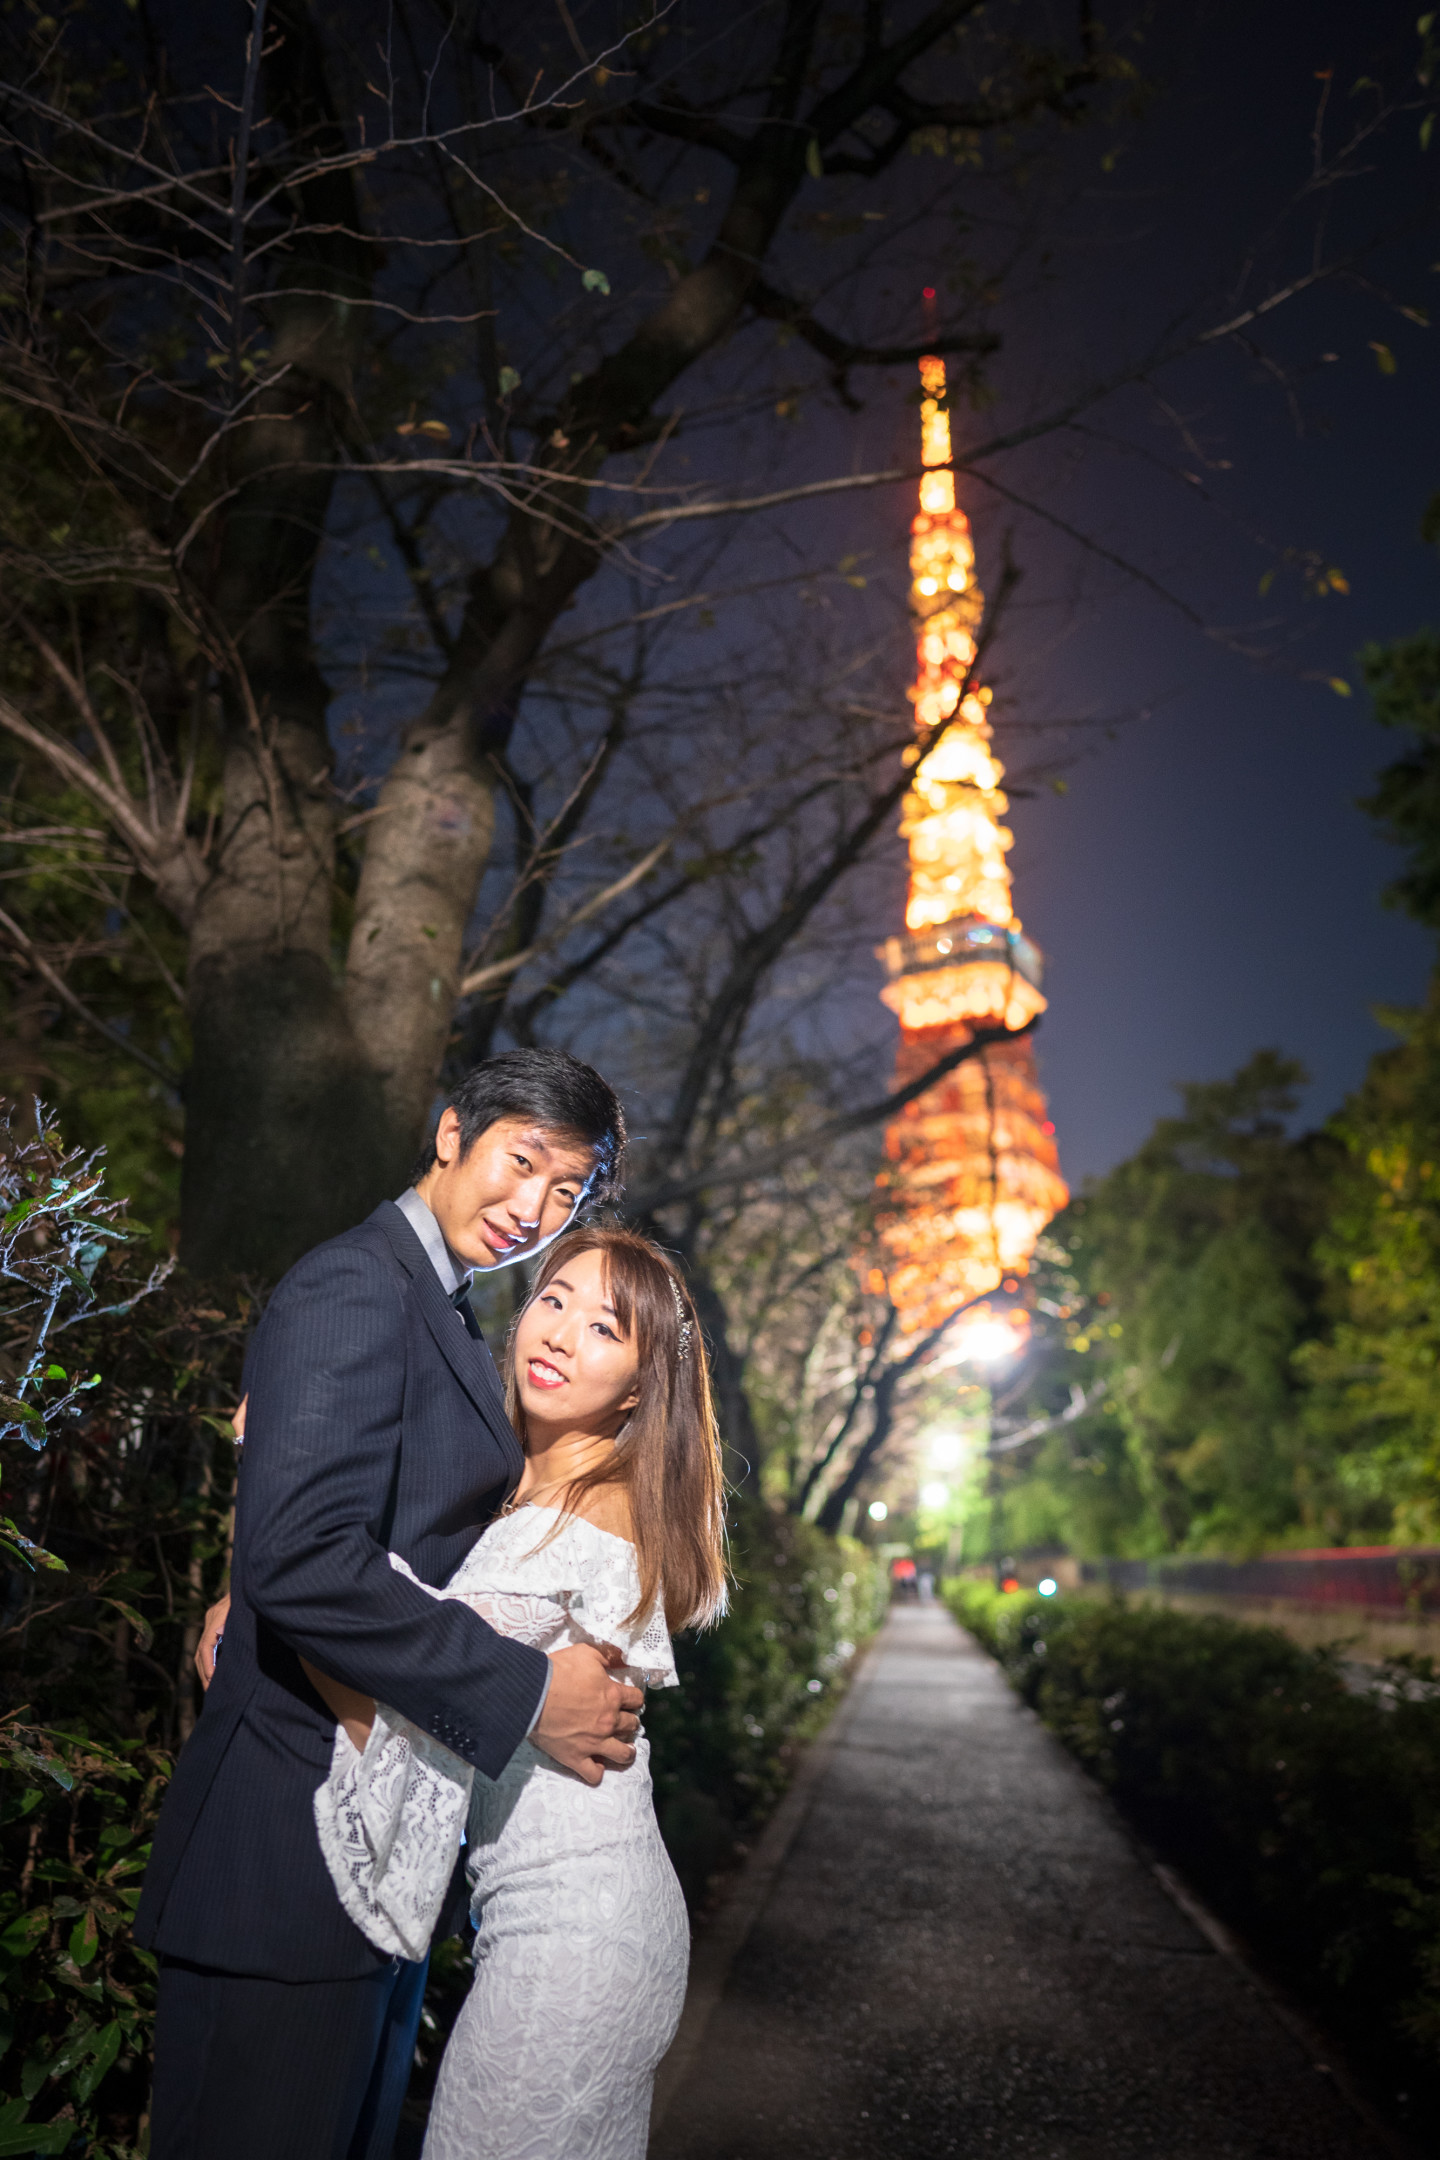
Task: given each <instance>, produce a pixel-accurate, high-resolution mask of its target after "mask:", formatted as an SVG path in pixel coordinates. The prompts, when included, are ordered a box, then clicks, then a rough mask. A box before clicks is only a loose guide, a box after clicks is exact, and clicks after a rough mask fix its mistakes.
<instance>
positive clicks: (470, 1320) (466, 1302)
mask: <svg viewBox="0 0 1440 2160" xmlns="http://www.w3.org/2000/svg"><path fill="white" fill-rule="evenodd" d="M450 1302H451V1304H452V1305H453V1306H454V1307H455V1310H456V1312H458V1313H459V1315H460V1318H461V1319H462V1320H463V1321H464V1323H465V1332H466V1334H467V1335H470V1336H472V1337H473V1338H474V1340H475V1341H476V1342H484V1340H485V1337H484V1336H483V1335H482V1334H481V1332H480V1323H479V1321H478V1320H477V1319H476V1317H475V1308H474V1307H473V1305H472V1304H471V1303H470V1285H469V1283H468V1282H462V1283H461V1285H460V1287H459V1289H458V1290H452V1291H451V1293H450Z"/></svg>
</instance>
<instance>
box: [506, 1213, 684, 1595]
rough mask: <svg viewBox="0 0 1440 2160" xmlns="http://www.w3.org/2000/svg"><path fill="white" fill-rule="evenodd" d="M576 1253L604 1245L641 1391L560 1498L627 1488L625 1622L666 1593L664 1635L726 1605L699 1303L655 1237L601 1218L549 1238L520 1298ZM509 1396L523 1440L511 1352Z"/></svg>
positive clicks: (610, 1287)
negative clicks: (631, 1566) (635, 1595)
mask: <svg viewBox="0 0 1440 2160" xmlns="http://www.w3.org/2000/svg"><path fill="white" fill-rule="evenodd" d="M584 1252H598V1253H599V1254H600V1256H601V1264H602V1266H603V1268H604V1271H605V1288H606V1292H607V1295H608V1296H609V1299H610V1302H611V1304H612V1305H613V1306H614V1308H615V1318H616V1319H617V1320H618V1321H619V1323H620V1326H621V1327H622V1328H623V1329H624V1331H625V1334H626V1335H627V1336H628V1337H629V1338H631V1340H633V1342H634V1344H635V1348H636V1352H637V1354H638V1357H639V1371H638V1375H637V1381H636V1385H637V1387H638V1389H639V1395H640V1399H639V1401H638V1402H637V1403H636V1405H635V1408H634V1409H633V1410H632V1411H631V1413H630V1416H629V1418H628V1419H627V1420H626V1422H625V1424H624V1426H623V1427H622V1429H621V1431H620V1434H619V1436H618V1438H617V1439H616V1442H615V1452H614V1454H613V1455H612V1456H611V1458H610V1460H609V1461H608V1462H606V1463H603V1464H601V1465H600V1466H599V1467H598V1468H597V1469H594V1470H587V1471H586V1472H585V1473H584V1475H583V1476H581V1477H577V1478H575V1479H573V1480H572V1482H571V1483H570V1484H569V1485H567V1486H566V1488H565V1490H564V1492H563V1493H562V1494H561V1496H560V1504H561V1507H562V1509H563V1510H564V1512H565V1513H566V1514H567V1515H568V1514H573V1513H574V1511H575V1509H576V1508H577V1507H578V1506H579V1504H580V1502H581V1500H582V1499H583V1498H584V1496H585V1494H586V1493H587V1492H591V1491H593V1490H594V1489H595V1488H596V1487H597V1486H600V1485H620V1486H623V1487H624V1489H625V1493H626V1495H627V1497H628V1499H629V1502H630V1527H631V1531H632V1534H633V1536H634V1540H635V1551H636V1556H637V1561H638V1565H639V1570H640V1600H639V1603H638V1604H637V1605H636V1607H635V1610H634V1611H633V1612H632V1613H629V1614H627V1615H626V1618H627V1621H634V1620H639V1619H641V1618H643V1617H644V1615H645V1614H646V1613H648V1612H649V1611H650V1610H651V1608H652V1606H653V1605H654V1603H655V1600H656V1596H657V1594H659V1593H660V1592H662V1591H663V1594H664V1599H665V1625H666V1626H667V1627H668V1628H669V1629H670V1630H671V1632H672V1633H674V1631H675V1630H676V1629H678V1628H685V1627H702V1626H704V1625H705V1623H706V1622H707V1621H711V1620H717V1619H718V1618H719V1617H720V1614H721V1613H722V1612H723V1611H724V1610H725V1512H724V1480H723V1477H722V1473H721V1467H720V1434H719V1430H718V1428H717V1426H716V1423H715V1411H714V1406H713V1404H712V1403H711V1400H710V1368H709V1363H708V1360H707V1359H706V1356H705V1344H704V1341H703V1340H702V1338H701V1334H700V1323H699V1321H698V1320H697V1319H696V1316H695V1307H694V1305H693V1303H692V1302H691V1298H690V1292H689V1291H688V1289H687V1288H686V1286H685V1283H684V1280H683V1278H682V1277H681V1275H680V1272H679V1270H678V1269H677V1268H675V1267H674V1266H673V1265H672V1264H671V1262H670V1261H669V1260H668V1259H667V1258H666V1256H665V1254H664V1253H663V1252H661V1250H660V1248H659V1246H658V1245H652V1244H651V1242H650V1240H649V1239H648V1238H643V1237H641V1236H640V1235H639V1234H638V1232H636V1231H634V1230H614V1229H609V1228H605V1227H603V1226H598V1225H597V1226H595V1227H593V1228H589V1229H583V1230H569V1231H567V1232H566V1233H565V1235H564V1236H563V1237H560V1238H557V1239H556V1240H555V1243H554V1244H553V1245H552V1246H551V1247H550V1248H549V1250H548V1251H547V1252H546V1254H545V1257H544V1259H543V1260H542V1261H541V1263H540V1269H539V1272H538V1274H537V1275H536V1277H535V1280H534V1282H533V1283H532V1284H531V1286H530V1296H529V1298H527V1300H526V1304H527V1305H529V1304H531V1303H533V1302H534V1300H535V1299H536V1298H537V1297H539V1295H540V1293H541V1292H542V1291H543V1290H544V1288H545V1286H546V1284H547V1283H549V1282H550V1280H551V1278H552V1277H553V1276H555V1275H557V1274H558V1273H559V1271H560V1269H561V1268H563V1267H564V1266H565V1265H566V1264H567V1263H568V1262H569V1261H571V1260H573V1259H574V1258H575V1257H576V1255H577V1254H579V1253H584ZM682 1330H683V1331H685V1355H684V1356H683V1357H682V1356H681V1355H680V1349H681V1335H682ZM511 1340H512V1343H513V1340H514V1337H513V1334H512V1337H511ZM506 1403H507V1407H508V1409H509V1412H510V1422H511V1424H512V1425H513V1426H514V1427H515V1430H516V1432H518V1433H519V1435H520V1437H521V1439H522V1440H523V1439H524V1437H525V1413H524V1410H523V1409H522V1408H521V1405H520V1396H519V1389H518V1387H517V1385H516V1380H515V1360H514V1357H513V1355H512V1356H511V1358H510V1360H509V1370H508V1373H507V1375H506Z"/></svg>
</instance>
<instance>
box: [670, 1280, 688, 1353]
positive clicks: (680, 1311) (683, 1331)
mask: <svg viewBox="0 0 1440 2160" xmlns="http://www.w3.org/2000/svg"><path fill="white" fill-rule="evenodd" d="M670 1295H671V1297H673V1298H674V1300H675V1326H676V1328H677V1330H678V1331H679V1341H678V1343H677V1344H676V1348H675V1362H676V1363H677V1365H683V1364H684V1362H685V1360H686V1358H688V1357H689V1355H690V1322H689V1321H688V1320H687V1319H686V1317H685V1300H684V1298H683V1297H681V1295H680V1285H679V1283H678V1282H676V1280H675V1277H674V1276H673V1275H672V1276H671V1277H670Z"/></svg>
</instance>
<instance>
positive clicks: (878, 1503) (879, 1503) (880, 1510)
mask: <svg viewBox="0 0 1440 2160" xmlns="http://www.w3.org/2000/svg"><path fill="white" fill-rule="evenodd" d="M889 1512H890V1510H889V1508H888V1507H886V1505H885V1503H884V1501H883V1500H872V1501H871V1502H870V1505H869V1507H868V1509H867V1510H866V1513H867V1514H868V1515H869V1517H870V1520H871V1522H884V1520H885V1518H886V1516H887V1515H888V1514H889Z"/></svg>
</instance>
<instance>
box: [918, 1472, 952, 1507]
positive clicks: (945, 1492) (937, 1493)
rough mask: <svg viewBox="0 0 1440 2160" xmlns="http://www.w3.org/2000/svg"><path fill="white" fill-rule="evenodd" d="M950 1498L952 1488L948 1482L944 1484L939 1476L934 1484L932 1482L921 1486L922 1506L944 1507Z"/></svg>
mask: <svg viewBox="0 0 1440 2160" xmlns="http://www.w3.org/2000/svg"><path fill="white" fill-rule="evenodd" d="M949 1498H950V1488H949V1486H948V1485H946V1484H943V1483H942V1482H941V1481H940V1480H939V1479H938V1478H937V1479H936V1480H935V1482H934V1483H933V1484H931V1485H922V1486H921V1488H920V1505H921V1507H928V1508H942V1507H944V1505H945V1503H946V1501H947V1500H948V1499H949Z"/></svg>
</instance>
